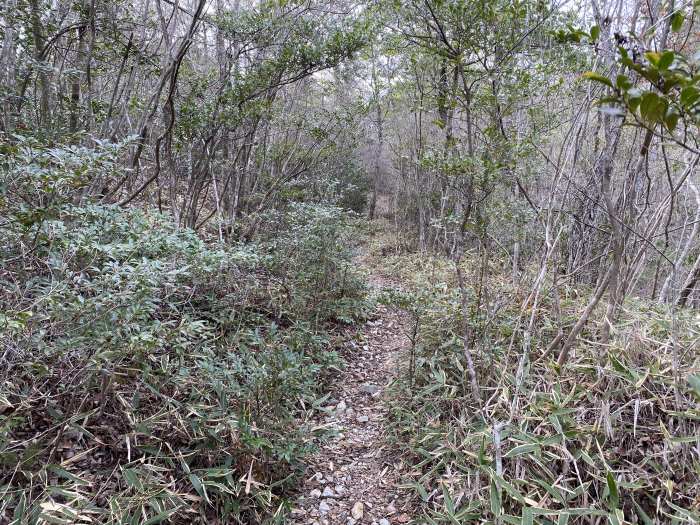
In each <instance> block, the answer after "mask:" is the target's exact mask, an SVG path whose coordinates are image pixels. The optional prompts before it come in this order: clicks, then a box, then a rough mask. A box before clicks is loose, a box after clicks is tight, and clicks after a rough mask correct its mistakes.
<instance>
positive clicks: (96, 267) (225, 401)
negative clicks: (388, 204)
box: [0, 143, 367, 524]
mask: <svg viewBox="0 0 700 525" xmlns="http://www.w3.org/2000/svg"><path fill="white" fill-rule="evenodd" d="M4 154H5V155H4V157H3V161H2V166H3V171H2V180H1V181H0V183H1V184H0V188H3V193H2V197H1V198H2V201H1V205H2V208H0V224H2V235H0V237H1V238H2V240H1V241H0V242H1V243H2V247H1V248H2V270H0V272H1V273H0V287H1V295H0V298H1V299H0V300H1V302H0V332H1V333H2V336H1V338H0V363H1V365H0V369H2V371H3V372H2V377H1V378H0V517H1V518H0V521H3V522H5V521H7V522H11V523H41V522H50V523H71V524H73V523H95V522H98V523H159V522H163V521H168V522H171V523H194V522H201V523H209V522H211V520H212V519H218V520H221V521H223V522H226V523H262V522H264V521H266V520H270V521H274V520H276V521H278V522H279V521H281V520H282V519H283V516H284V512H285V507H286V504H285V500H284V496H285V494H286V491H287V490H288V489H289V488H290V487H292V486H293V484H294V481H295V480H296V478H297V477H298V475H299V474H300V473H301V472H302V470H303V463H302V461H303V459H304V457H305V455H306V454H308V452H309V451H310V448H309V447H310V445H309V440H308V434H309V432H310V430H309V429H308V428H305V427H304V426H303V425H299V422H298V421H299V419H298V416H299V415H300V412H301V411H302V410H308V409H313V408H314V407H315V406H316V405H317V401H318V399H319V397H320V396H321V395H322V391H321V388H322V385H323V383H324V378H326V376H327V375H328V374H329V373H330V372H332V370H333V369H334V368H335V367H337V366H339V365H340V363H339V360H338V357H337V355H336V353H335V352H334V351H333V348H334V347H335V346H336V345H337V343H338V335H336V333H334V323H336V322H337V321H338V320H342V321H347V322H352V321H353V320H354V319H357V318H359V317H361V316H362V315H364V309H365V308H366V306H367V305H366V303H365V300H364V285H363V283H362V280H361V276H359V275H358V274H357V273H356V272H355V271H354V270H353V268H352V267H351V266H350V261H349V257H350V252H349V250H348V249H347V246H348V244H347V242H346V240H344V239H346V237H347V236H348V235H350V233H349V232H350V230H351V227H352V221H351V220H350V219H349V218H346V217H345V216H344V215H343V213H342V212H341V211H340V210H339V209H336V208H327V209H326V208H322V207H320V206H319V207H309V208H304V207H303V206H301V207H294V208H292V209H290V210H289V211H288V212H287V213H285V214H284V215H283V216H281V217H280V219H281V220H283V221H284V222H285V223H286V224H288V225H290V227H293V228H294V232H293V234H292V233H289V232H286V233H285V235H278V236H270V237H269V239H268V240H265V241H261V242H260V243H257V244H251V245H236V246H224V245H208V244H206V243H205V242H203V241H202V240H201V239H200V238H199V237H198V236H197V235H196V234H195V233H194V232H193V231H191V230H187V229H177V228H176V227H174V226H173V224H172V223H171V222H170V221H169V220H168V218H166V217H163V216H160V215H149V214H147V213H144V212H141V211H137V210H128V209H120V208H117V207H115V206H107V205H98V204H90V203H89V199H84V198H82V197H81V196H82V195H84V194H85V192H86V188H88V187H90V185H91V184H94V181H95V180H96V178H99V177H101V176H102V175H104V173H105V170H108V169H111V166H112V164H111V160H110V159H113V158H114V155H116V154H118V150H117V149H113V148H111V147H109V148H105V149H104V150H101V151H99V152H97V153H94V154H87V152H86V151H84V150H78V149H76V148H54V149H51V150H48V149H46V148H42V147H40V146H38V145H37V144H26V143H25V144H20V146H18V147H15V148H12V149H7V150H5V151H4ZM96 155H99V161H98V160H96V158H95V156H96ZM86 174H87V175H86ZM88 175H89V176H88ZM17 195H21V197H22V198H20V199H15V198H14V197H16V196H17ZM34 198H37V199H39V200H38V201H34V200H33V199H34ZM37 210H38V211H37ZM339 283H343V284H342V286H338V284H339Z"/></svg>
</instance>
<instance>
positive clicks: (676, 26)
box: [671, 11, 685, 33]
mask: <svg viewBox="0 0 700 525" xmlns="http://www.w3.org/2000/svg"><path fill="white" fill-rule="evenodd" d="M684 18H685V17H684V16H683V13H682V12H681V11H676V12H675V13H673V16H672V17H671V30H672V31H673V32H674V33H677V32H678V31H680V30H681V27H683V19H684Z"/></svg>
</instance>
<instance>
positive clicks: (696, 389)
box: [688, 375, 700, 401]
mask: <svg viewBox="0 0 700 525" xmlns="http://www.w3.org/2000/svg"><path fill="white" fill-rule="evenodd" d="M688 384H689V385H690V388H691V389H692V390H693V395H694V396H695V397H696V398H697V399H698V400H699V401H700V376H697V375H692V376H688Z"/></svg>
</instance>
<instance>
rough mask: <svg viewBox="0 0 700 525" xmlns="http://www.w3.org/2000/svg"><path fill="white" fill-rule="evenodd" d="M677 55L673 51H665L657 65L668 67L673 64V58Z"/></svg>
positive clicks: (663, 68)
mask: <svg viewBox="0 0 700 525" xmlns="http://www.w3.org/2000/svg"><path fill="white" fill-rule="evenodd" d="M675 57H676V55H675V54H674V52H673V51H664V52H663V54H662V55H661V58H659V63H658V64H657V67H658V68H659V69H661V70H665V69H668V68H669V66H670V65H671V64H673V59H674V58H675Z"/></svg>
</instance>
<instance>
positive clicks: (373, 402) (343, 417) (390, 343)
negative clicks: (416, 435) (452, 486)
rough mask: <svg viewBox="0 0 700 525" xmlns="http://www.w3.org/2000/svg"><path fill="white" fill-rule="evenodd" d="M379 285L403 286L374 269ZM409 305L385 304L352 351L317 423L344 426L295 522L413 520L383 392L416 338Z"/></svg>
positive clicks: (319, 464) (320, 459)
mask: <svg viewBox="0 0 700 525" xmlns="http://www.w3.org/2000/svg"><path fill="white" fill-rule="evenodd" d="M370 284H371V286H372V287H373V288H375V289H382V288H391V287H395V283H393V282H392V281H391V280H390V279H388V278H386V277H383V276H380V275H376V274H375V275H372V276H371V277H370ZM405 326H406V320H405V318H404V315H403V314H402V313H401V312H396V311H393V310H391V309H388V308H386V307H384V306H381V305H380V306H378V308H377V311H376V313H375V316H374V319H373V320H371V321H369V322H367V323H366V324H365V326H363V327H362V328H361V329H360V335H361V337H360V339H359V340H358V341H356V342H352V343H350V344H349V345H348V347H347V348H346V350H345V352H344V358H345V360H346V364H347V366H346V368H345V370H344V371H343V372H342V374H341V375H340V376H339V377H338V379H337V380H336V381H335V385H334V387H333V389H332V391H331V396H332V399H333V400H334V402H333V403H331V407H330V408H331V411H330V413H329V414H327V415H322V416H320V417H319V418H318V419H317V421H316V424H317V425H319V426H320V425H325V426H328V427H329V428H334V429H336V430H337V435H336V436H335V437H333V438H332V439H330V440H328V441H326V442H324V443H323V444H322V445H321V447H320V450H319V451H318V453H317V455H316V456H315V457H314V458H313V460H312V463H311V465H310V467H309V470H308V471H309V472H310V473H311V475H310V477H309V478H308V479H307V480H306V481H305V483H304V486H303V487H302V496H301V497H300V498H299V499H298V500H297V502H296V505H295V508H294V510H293V511H292V517H291V519H290V520H289V523H291V524H298V525H301V524H304V525H312V524H313V525H355V524H356V525H360V524H368V525H369V524H374V525H389V524H397V523H408V522H409V521H410V519H411V518H410V514H409V512H408V509H407V508H406V504H405V503H404V502H405V498H404V497H402V495H401V491H400V489H398V484H399V481H400V480H399V478H400V473H401V469H402V465H401V463H400V461H399V459H398V458H397V457H396V455H395V454H392V451H391V450H389V449H388V447H387V446H386V445H385V443H384V429H385V428H386V424H385V420H386V417H387V414H386V410H385V408H384V403H383V401H382V397H383V395H384V391H385V389H386V387H387V386H388V385H389V383H390V382H391V380H392V378H393V377H394V375H395V373H396V368H397V362H398V358H399V356H400V354H401V351H402V350H403V349H405V348H406V347H407V345H408V338H407V336H406V330H405Z"/></svg>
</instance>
